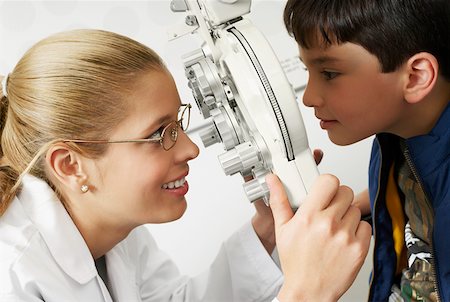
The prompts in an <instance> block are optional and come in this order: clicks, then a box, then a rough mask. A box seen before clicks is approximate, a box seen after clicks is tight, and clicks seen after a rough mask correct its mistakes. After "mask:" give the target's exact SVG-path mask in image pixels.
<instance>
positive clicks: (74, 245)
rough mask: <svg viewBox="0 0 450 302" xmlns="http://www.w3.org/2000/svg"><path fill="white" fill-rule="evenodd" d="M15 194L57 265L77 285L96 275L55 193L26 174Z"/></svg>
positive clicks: (84, 244) (91, 259)
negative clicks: (18, 190)
mask: <svg viewBox="0 0 450 302" xmlns="http://www.w3.org/2000/svg"><path fill="white" fill-rule="evenodd" d="M22 184H23V187H22V190H21V191H20V193H19V194H18V196H17V199H18V201H19V202H20V203H21V204H22V206H23V208H24V210H25V212H26V213H27V215H28V217H29V218H30V220H31V221H32V222H33V224H34V225H35V226H36V228H37V229H38V230H39V233H40V235H41V236H42V238H43V240H44V241H45V243H46V244H47V246H48V249H49V250H50V253H51V254H52V256H53V258H54V259H55V261H56V262H57V263H58V265H59V266H60V267H61V268H62V269H63V270H64V272H65V273H66V274H67V275H69V276H70V277H72V278H73V279H74V280H76V281H77V282H79V283H80V284H85V283H87V282H88V281H90V280H91V279H93V278H94V277H95V276H96V275H97V270H96V268H95V263H94V260H93V258H92V255H91V253H90V251H89V249H88V247H87V245H86V242H85V241H84V239H83V237H82V236H81V234H80V232H79V231H78V229H77V227H76V226H75V224H74V223H73V221H72V219H71V218H70V216H69V214H68V213H67V211H66V209H65V208H64V206H63V205H62V203H61V201H60V200H59V199H58V197H57V196H56V194H55V192H54V191H53V190H52V189H51V188H50V186H49V185H48V184H47V183H46V182H45V181H43V180H41V179H39V178H36V177H34V176H31V175H26V176H25V177H24V178H23V181H22Z"/></svg>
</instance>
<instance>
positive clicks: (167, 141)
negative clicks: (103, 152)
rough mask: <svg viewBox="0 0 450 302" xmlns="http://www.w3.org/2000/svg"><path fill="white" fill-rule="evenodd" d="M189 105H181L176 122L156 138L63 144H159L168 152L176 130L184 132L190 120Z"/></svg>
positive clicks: (78, 141) (174, 138)
mask: <svg viewBox="0 0 450 302" xmlns="http://www.w3.org/2000/svg"><path fill="white" fill-rule="evenodd" d="M191 108H192V105H191V104H181V106H180V110H179V111H178V120H177V121H172V122H170V123H169V124H168V125H167V126H165V127H164V129H163V130H162V131H161V135H158V137H150V138H141V139H121V140H83V139H65V140H63V141H64V142H72V143H89V144H121V143H159V144H160V145H161V146H162V147H163V149H164V150H166V151H168V150H170V149H171V148H172V147H173V146H175V143H176V142H177V139H178V129H181V130H182V131H186V130H187V128H188V127H189V123H190V119H191Z"/></svg>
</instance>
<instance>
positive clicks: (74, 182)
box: [45, 143, 87, 191]
mask: <svg viewBox="0 0 450 302" xmlns="http://www.w3.org/2000/svg"><path fill="white" fill-rule="evenodd" d="M45 160H46V163H47V169H48V172H49V173H50V174H51V177H52V178H53V179H54V180H56V181H57V182H59V183H60V184H61V185H62V186H64V187H67V188H70V189H71V190H74V191H80V187H81V186H82V185H83V184H85V183H86V180H87V174H86V171H84V170H83V158H82V156H81V155H80V154H79V153H77V152H75V151H73V150H72V149H71V148H70V147H69V146H68V145H67V144H65V143H57V144H55V145H53V146H51V147H50V148H49V150H48V151H47V153H46V157H45Z"/></svg>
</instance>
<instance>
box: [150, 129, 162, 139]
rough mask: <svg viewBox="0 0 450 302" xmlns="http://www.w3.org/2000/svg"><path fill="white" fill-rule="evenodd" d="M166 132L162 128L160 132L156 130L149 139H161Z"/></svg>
mask: <svg viewBox="0 0 450 302" xmlns="http://www.w3.org/2000/svg"><path fill="white" fill-rule="evenodd" d="M163 130H164V127H160V128H159V129H158V130H156V131H155V132H154V133H152V134H151V135H150V136H149V137H147V138H149V139H160V138H161V136H162V132H163Z"/></svg>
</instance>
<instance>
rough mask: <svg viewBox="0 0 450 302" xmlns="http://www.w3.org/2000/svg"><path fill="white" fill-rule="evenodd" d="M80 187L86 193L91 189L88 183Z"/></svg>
mask: <svg viewBox="0 0 450 302" xmlns="http://www.w3.org/2000/svg"><path fill="white" fill-rule="evenodd" d="M80 189H81V192H82V193H86V192H87V191H89V187H88V185H82V186H81V188H80Z"/></svg>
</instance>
